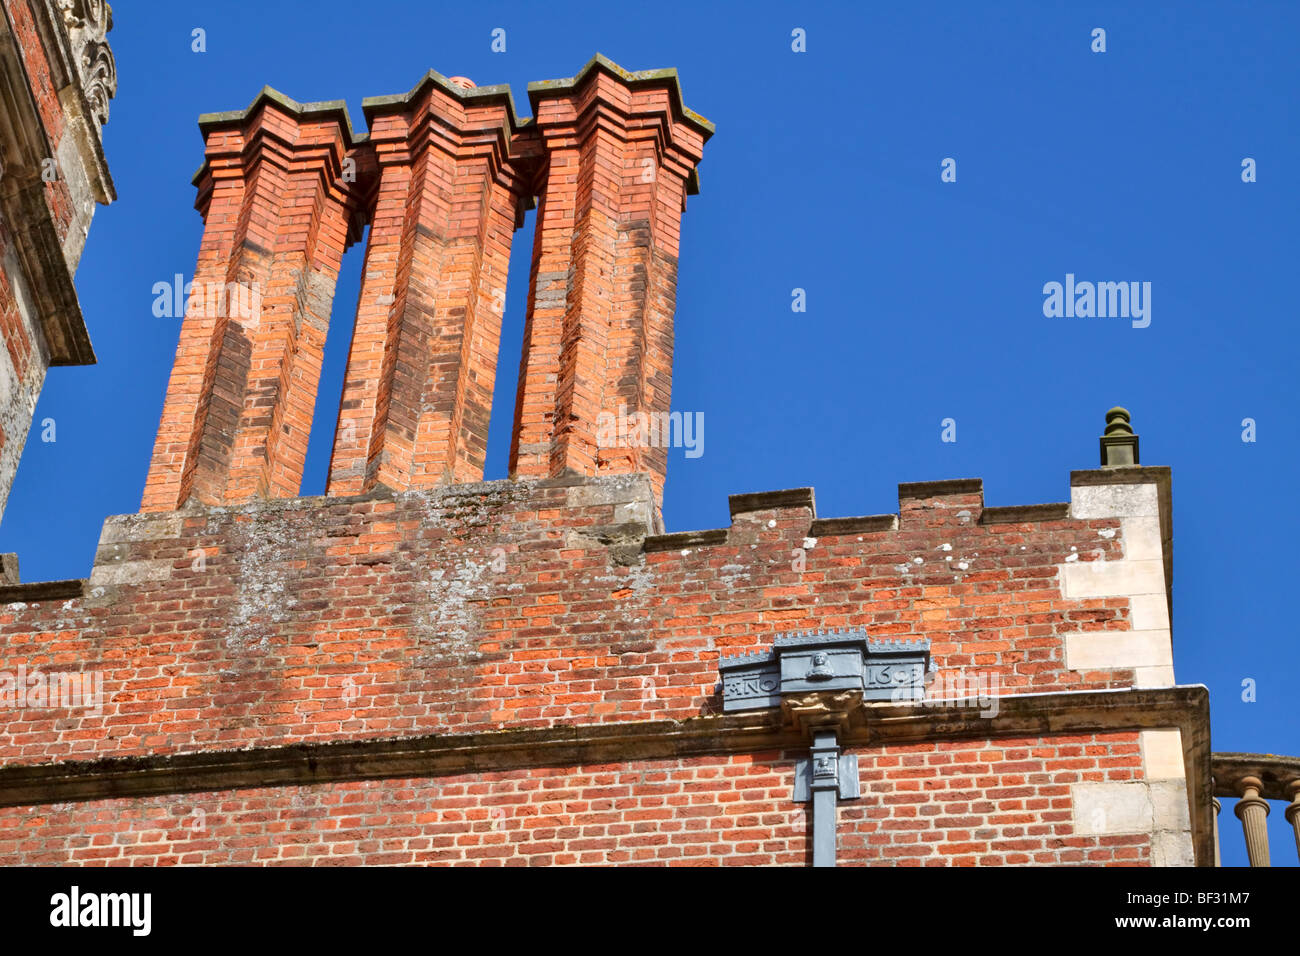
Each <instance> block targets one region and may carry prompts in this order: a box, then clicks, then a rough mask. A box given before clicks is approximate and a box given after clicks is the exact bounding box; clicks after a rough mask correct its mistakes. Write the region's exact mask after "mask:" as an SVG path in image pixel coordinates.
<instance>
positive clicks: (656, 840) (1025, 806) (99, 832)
mask: <svg viewBox="0 0 1300 956" xmlns="http://www.w3.org/2000/svg"><path fill="white" fill-rule="evenodd" d="M858 753H859V759H860V761H861V770H860V774H861V780H862V789H863V795H862V798H861V799H859V800H855V801H852V802H846V803H842V804H841V805H840V811H839V827H838V829H839V833H840V859H841V862H842V863H844V864H871V865H899V866H915V865H925V866H943V865H974V864H979V865H982V866H987V865H999V864H1004V863H1005V864H1016V863H1035V864H1053V863H1084V862H1087V863H1093V864H1101V863H1124V864H1141V863H1144V862H1146V861H1147V860H1148V847H1147V837H1145V836H1141V835H1134V836H1075V835H1074V834H1073V827H1072V825H1071V822H1070V820H1071V809H1070V796H1069V793H1070V791H1069V784H1070V783H1074V782H1079V781H1081V780H1098V781H1100V780H1107V781H1124V780H1132V779H1139V778H1140V775H1141V760H1140V757H1139V755H1138V744H1137V735H1136V734H1132V733H1129V734H1106V735H1096V736H1087V737H1080V738H1061V739H1058V740H1055V741H1052V742H1043V741H1040V740H1038V739H1015V740H1006V739H1002V740H995V741H982V740H974V741H965V742H962V743H954V744H949V745H940V746H938V747H937V748H936V747H935V746H933V745H924V746H920V745H918V746H913V747H901V748H891V750H890V751H889V752H888V753H881V752H880V751H871V750H861V751H858ZM803 755H804V754H803V753H802V752H799V753H782V752H772V753H757V754H752V755H742V756H732V757H722V756H718V757H702V758H694V759H687V760H653V761H642V762H638V763H637V764H635V765H634V766H627V765H620V764H614V765H608V764H606V765H598V766H581V767H551V768H539V769H534V770H519V771H512V772H505V773H490V774H479V775H473V776H453V777H444V778H439V779H415V780H387V781H381V782H377V781H371V782H361V783H345V784H331V785H324V786H312V787H288V788H277V789H261V790H246V791H234V792H231V791H226V792H220V793H198V794H184V795H177V796H167V797H151V798H146V799H138V800H102V801H95V802H91V803H84V804H58V805H54V806H44V807H16V808H10V809H3V810H0V863H5V864H10V863H21V864H30V865H40V864H52V863H61V862H65V861H67V860H69V859H75V860H78V861H80V862H93V863H105V864H126V863H135V864H151V865H155V864H175V863H180V864H248V863H293V864H305V863H310V864H345V863H366V864H380V865H382V864H403V863H420V864H424V863H474V864H482V865H502V864H505V865H524V864H526V865H551V864H628V863H632V864H636V863H646V864H692V865H714V866H716V865H799V866H802V865H805V864H806V863H807V862H808V860H809V852H810V851H809V847H808V833H807V828H808V817H807V815H806V814H805V812H804V805H802V804H795V803H793V802H791V800H790V794H791V787H792V785H793V780H794V761H795V759H797V758H798V757H801V756H803Z"/></svg>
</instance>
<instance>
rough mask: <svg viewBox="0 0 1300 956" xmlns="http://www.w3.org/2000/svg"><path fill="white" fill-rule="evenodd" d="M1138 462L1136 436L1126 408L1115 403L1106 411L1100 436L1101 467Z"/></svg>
mask: <svg viewBox="0 0 1300 956" xmlns="http://www.w3.org/2000/svg"><path fill="white" fill-rule="evenodd" d="M1138 463H1139V462H1138V436H1137V435H1135V434H1134V433H1133V429H1132V427H1131V426H1130V425H1129V413H1128V409H1127V408H1120V407H1119V406H1118V405H1117V406H1115V407H1114V408H1112V409H1111V410H1110V411H1108V412H1107V413H1106V430H1105V431H1104V432H1103V433H1102V436H1101V467H1103V468H1120V467H1125V466H1128V467H1132V466H1133V465H1136V464H1138Z"/></svg>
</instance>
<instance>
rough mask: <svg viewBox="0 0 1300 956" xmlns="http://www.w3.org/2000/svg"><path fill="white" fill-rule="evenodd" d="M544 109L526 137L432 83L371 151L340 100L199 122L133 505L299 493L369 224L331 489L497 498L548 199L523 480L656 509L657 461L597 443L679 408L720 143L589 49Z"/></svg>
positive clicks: (525, 403) (525, 129)
mask: <svg viewBox="0 0 1300 956" xmlns="http://www.w3.org/2000/svg"><path fill="white" fill-rule="evenodd" d="M529 96H530V99H531V101H532V105H533V110H534V113H535V114H536V119H535V120H534V121H526V122H522V123H521V122H520V121H519V120H518V119H517V117H516V115H515V110H514V104H513V102H512V100H511V97H510V91H509V89H508V88H507V87H505V86H488V87H476V86H475V85H474V83H473V82H472V81H471V80H469V79H467V78H465V77H453V78H451V79H448V78H447V77H444V76H442V75H441V74H438V73H435V72H432V71H431V72H429V73H428V74H427V75H426V76H425V77H424V79H422V80H421V81H420V82H419V83H418V84H416V86H415V87H414V89H412V90H411V91H410V92H409V93H406V94H402V95H397V96H384V97H376V98H370V99H367V100H365V101H363V102H364V109H365V114H366V120H367V122H368V124H369V126H370V133H369V134H368V135H366V136H360V137H354V136H353V134H352V129H351V126H350V124H349V122H348V118H347V111H346V109H345V108H344V105H343V103H342V102H329V103H312V104H299V103H295V102H294V101H293V100H290V99H288V98H287V97H285V96H282V95H281V94H279V93H277V92H275V91H274V90H271V89H270V88H269V87H268V88H267V89H264V90H263V91H262V93H261V94H260V95H259V96H258V98H257V99H256V100H254V102H253V104H252V105H251V106H250V107H249V108H248V109H247V110H243V111H238V112H233V113H218V114H209V115H206V116H203V117H200V122H199V125H200V128H201V129H202V130H203V133H204V136H205V139H206V161H205V162H204V165H203V167H202V169H201V170H200V171H199V174H198V175H197V176H196V179H195V181H196V184H197V185H198V187H199V198H198V202H197V204H196V205H197V207H198V209H199V210H200V211H201V212H202V213H203V216H204V234H203V243H202V246H201V248H200V251H199V259H198V266H197V268H196V271H195V278H194V291H193V293H192V294H191V296H190V300H189V305H188V308H187V311H186V316H185V321H184V324H183V326H182V328H181V336H180V344H179V346H178V348H177V353H176V364H175V366H174V368H173V369H172V375H171V380H170V383H169V385H168V389H167V398H166V401H165V403H164V407H163V414H162V421H161V424H160V426H159V430H158V438H157V442H156V444H155V447H154V454H153V461H152V464H151V466H150V469H149V476H148V479H147V481H146V484H145V493H144V501H143V503H142V505H141V510H142V511H168V510H174V509H177V508H180V507H182V506H183V505H184V504H185V503H186V502H187V501H190V500H194V501H197V502H199V503H201V504H206V505H220V504H230V503H235V502H240V501H246V500H248V499H251V498H256V497H295V496H297V495H298V494H299V492H300V489H301V484H302V476H303V468H304V465H305V462H306V453H307V440H308V437H309V435H310V431H311V417H312V413H313V411H314V407H315V400H316V392H317V386H318V383H319V379H320V370H321V362H322V359H323V350H324V344H325V336H326V330H327V326H328V323H329V318H330V310H331V306H332V303H333V297H334V287H335V283H336V282H337V279H338V272H339V265H340V262H341V260H342V257H343V253H344V250H345V249H346V248H347V246H348V245H349V244H350V243H351V242H353V241H356V239H357V238H359V236H360V235H361V232H362V230H363V228H364V226H365V225H366V224H367V223H369V224H370V237H369V240H368V244H367V247H366V256H365V266H364V276H363V279H362V283H361V291H360V297H359V300H358V302H357V310H356V325H355V330H354V332H353V338H352V342H351V346H350V350H349V354H348V364H347V372H346V374H345V378H344V385H343V393H342V398H341V401H340V405H339V415H338V427H337V429H336V431H335V437H334V448H333V456H332V458H331V461H330V471H329V482H328V485H327V488H326V493H327V494H329V495H335V496H346V495H355V494H361V493H364V492H366V491H369V490H371V489H372V488H374V487H376V486H378V485H383V486H385V487H388V488H391V489H393V490H396V491H406V490H410V489H415V488H427V487H432V486H435V485H443V484H460V483H465V482H474V481H481V480H482V478H483V466H484V459H485V457H486V452H487V438H488V424H489V419H490V417H491V410H492V409H491V406H492V395H493V387H494V385H495V382H496V365H497V357H498V354H497V353H498V350H499V346H500V337H501V322H502V312H503V310H504V306H505V291H506V277H507V274H508V272H509V260H510V246H511V241H512V239H513V235H514V231H515V229H517V228H518V227H519V226H520V224H521V223H522V220H523V214H524V211H525V209H527V208H528V206H529V204H530V203H531V202H532V201H533V199H534V197H536V196H539V195H540V197H541V200H540V209H539V213H538V219H537V232H536V238H535V242H534V250H533V262H532V275H531V287H530V294H529V304H528V315H527V325H526V331H525V335H524V338H525V341H524V350H523V356H522V361H521V363H520V380H519V391H518V404H517V408H516V416H515V428H514V435H513V440H512V446H511V455H510V472H511V476H512V477H518V478H543V477H550V476H561V475H579V476H582V475H587V476H595V475H599V474H615V473H626V472H648V473H649V474H650V475H651V478H652V484H653V489H654V494H655V497H656V500H657V501H662V498H663V483H664V471H665V463H666V460H667V453H666V450H665V448H663V447H643V446H641V445H638V444H627V445H626V446H625V444H620V442H619V441H613V442H611V441H608V440H606V441H605V442H604V446H603V447H602V445H601V441H602V439H603V438H604V436H603V435H602V434H601V433H600V432H601V422H602V419H603V416H610V417H611V418H612V417H614V416H618V415H625V416H637V415H644V414H650V415H655V416H664V417H665V418H666V416H667V414H668V412H669V399H670V393H671V385H672V350H673V309H674V304H675V296H676V283H677V254H678V239H679V230H680V226H681V215H682V211H683V209H684V208H685V202H686V195H687V194H688V193H693V192H695V191H696V175H695V167H696V164H698V163H699V161H700V158H701V156H702V154H703V148H704V142H705V140H707V139H708V137H709V136H710V135H712V132H713V127H712V125H711V124H710V123H709V122H708V121H707V120H704V119H703V118H701V117H700V116H698V115H696V114H695V113H693V112H691V111H690V110H688V109H686V108H685V106H683V105H682V98H681V91H680V89H679V87H678V85H677V75H676V72H675V71H673V70H652V71H646V72H641V73H629V72H628V71H626V70H623V69H622V68H621V67H619V66H617V65H616V64H614V63H611V62H610V61H609V60H607V59H605V58H604V57H601V56H599V55H598V56H597V57H596V58H595V59H593V60H592V61H591V62H590V63H588V64H587V65H586V67H584V68H583V69H582V71H581V72H579V74H578V75H577V76H575V77H573V78H571V79H567V80H553V81H549V82H545V83H535V84H532V85H531V86H530V87H529ZM214 290H215V292H216V294H215V295H214ZM250 291H251V293H252V294H251V295H250ZM241 292H242V294H241ZM250 299H251V300H252V302H253V303H254V304H255V305H260V308H253V309H252V310H251V311H250V310H247V309H240V308H236V307H235V306H236V305H248V304H249V302H248V301H247V300H250ZM616 431H617V432H618V434H619V435H625V434H626V429H619V430H616Z"/></svg>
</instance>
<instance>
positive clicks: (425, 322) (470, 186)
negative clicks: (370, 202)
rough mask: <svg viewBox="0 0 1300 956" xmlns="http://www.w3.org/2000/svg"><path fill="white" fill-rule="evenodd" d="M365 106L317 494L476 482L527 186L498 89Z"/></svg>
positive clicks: (426, 82) (449, 86) (459, 88)
mask: <svg viewBox="0 0 1300 956" xmlns="http://www.w3.org/2000/svg"><path fill="white" fill-rule="evenodd" d="M364 104H365V113H366V120H367V122H368V123H369V125H370V129H371V133H370V142H371V145H372V148H373V149H374V152H375V157H376V160H377V162H378V166H379V190H378V197H377V200H376V205H375V208H374V214H373V224H372V226H371V230H370V238H369V244H368V247H367V249H366V263H365V269H364V276H365V278H364V280H363V282H362V286H361V295H360V300H359V302H358V305H357V319H356V329H355V331H354V333H353V339H352V347H351V351H350V353H349V357H348V368H347V374H346V378H345V382H344V387H343V397H342V402H341V405H340V409H339V425H338V429H337V431H336V432H335V438H334V454H333V458H332V460H331V463H330V477H329V485H328V489H327V493H328V494H331V495H350V494H359V493H361V492H363V491H367V490H369V489H370V488H372V487H374V486H375V484H376V483H382V484H384V485H387V486H388V487H390V488H393V489H395V490H399V491H404V490H407V489H410V488H425V487H430V486H433V485H438V484H452V483H460V482H471V481H481V480H482V479H483V463H484V458H485V456H486V453H487V437H488V420H489V418H490V415H491V410H492V389H493V385H494V383H495V381H496V365H497V350H498V346H499V344H500V337H501V318H502V312H503V310H504V307H505V292H506V276H507V273H508V271H509V268H510V243H511V239H512V238H513V235H514V230H515V229H516V228H517V227H518V225H519V224H520V222H521V221H522V215H523V210H524V208H525V204H526V203H527V202H528V201H529V199H530V198H531V192H530V190H531V185H532V184H531V182H529V181H528V180H529V175H528V174H525V173H523V172H522V168H521V167H520V166H519V165H517V160H519V159H520V157H521V156H523V157H524V159H525V160H527V156H526V155H524V154H526V153H527V151H526V150H524V149H523V148H522V147H521V146H520V145H519V144H518V142H517V139H518V132H517V131H518V127H519V123H518V120H517V119H516V117H515V112H514V105H513V103H512V102H511V99H510V91H509V89H508V88H507V87H504V86H490V87H483V88H476V87H475V86H474V85H473V83H472V82H470V81H469V80H467V79H465V78H464V77H457V78H455V79H454V80H448V79H447V78H445V77H443V76H441V75H440V74H438V73H432V72H431V73H429V74H428V75H427V76H426V77H425V78H424V79H423V80H422V81H421V82H420V83H419V84H418V85H417V86H416V87H415V89H413V90H411V92H410V93H408V94H406V95H405V96H388V97H376V98H372V99H367V100H365V101H364Z"/></svg>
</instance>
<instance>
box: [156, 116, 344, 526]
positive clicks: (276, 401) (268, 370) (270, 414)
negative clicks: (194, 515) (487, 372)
mask: <svg viewBox="0 0 1300 956" xmlns="http://www.w3.org/2000/svg"><path fill="white" fill-rule="evenodd" d="M200 126H201V128H202V129H203V131H204V134H205V137H206V144H207V145H206V150H205V154H206V162H205V164H204V168H203V170H202V171H201V172H200V177H199V189H200V196H199V203H198V205H199V208H200V210H201V211H202V212H203V215H204V233H203V242H202V245H201V246H200V250H199V258H198V264H197V266H196V269H195V275H194V286H193V291H192V292H191V294H190V297H189V302H188V307H187V310H186V315H185V319H184V322H183V324H182V326H181V335H180V342H179V344H178V346H177V350H176V362H175V365H174V366H173V368H172V374H171V379H170V381H169V383H168V388H167V397H166V399H165V401H164V405H163V413H162V419H161V422H160V424H159V429H158V437H157V440H156V442H155V445H154V453H153V459H152V462H151V464H150V467H149V475H148V478H147V479H146V482H145V491H144V498H143V501H142V503H141V510H142V511H168V510H174V509H176V508H179V507H181V506H182V505H184V504H185V502H186V501H187V500H189V499H190V498H191V497H194V498H195V499H197V500H198V501H200V502H202V503H203V504H210V505H214V504H228V503H233V502H238V501H244V500H247V499H249V498H253V497H259V496H263V497H293V496H296V495H297V494H298V493H299V490H300V486H301V483H302V474H303V467H304V464H305V461H306V454H307V439H308V436H309V433H310V429H311V417H312V411H313V407H314V405H315V401H316V389H317V386H318V383H319V379H320V369H321V361H322V358H323V354H324V345H325V333H326V328H327V325H328V322H329V315H330V307H331V305H332V302H333V298H334V285H335V282H336V281H337V278H338V271H339V265H340V262H341V260H342V257H343V251H344V248H345V247H346V245H347V241H348V237H349V235H350V234H352V233H353V230H354V225H355V223H354V216H355V202H354V196H353V193H352V192H351V190H350V189H349V186H348V184H347V183H346V182H345V181H344V178H343V176H342V169H343V160H344V159H345V158H346V155H347V152H348V150H349V148H350V145H351V134H350V130H349V128H348V122H347V116H346V113H345V112H344V111H343V109H342V105H341V104H312V105H307V106H302V105H300V104H297V103H294V102H293V101H292V100H288V99H287V98H285V97H282V96H280V95H279V94H276V93H274V91H264V92H263V94H262V95H261V96H259V98H258V100H257V101H256V102H255V103H254V104H253V106H251V107H250V108H249V109H248V110H247V111H244V112H243V113H239V114H216V115H215V116H209V117H204V118H202V119H201V120H200Z"/></svg>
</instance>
